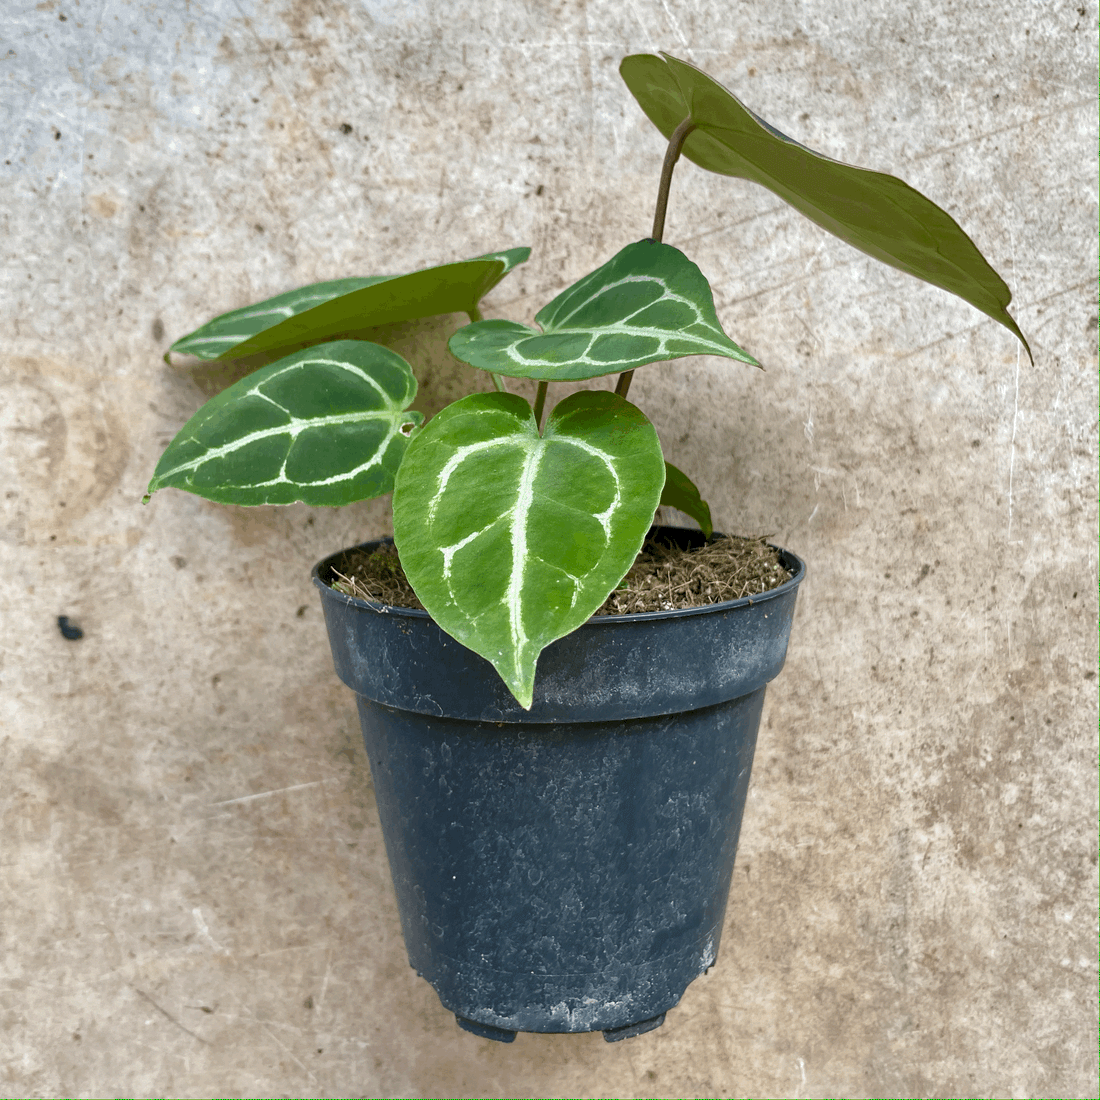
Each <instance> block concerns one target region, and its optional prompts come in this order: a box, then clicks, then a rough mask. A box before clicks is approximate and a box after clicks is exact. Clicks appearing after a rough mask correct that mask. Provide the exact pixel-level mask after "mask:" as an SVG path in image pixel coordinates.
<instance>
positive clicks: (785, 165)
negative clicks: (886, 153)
mask: <svg viewBox="0 0 1100 1100" xmlns="http://www.w3.org/2000/svg"><path fill="white" fill-rule="evenodd" d="M619 72H620V74H621V75H622V78H623V80H624V81H625V82H626V85H627V87H628V88H629V89H630V91H631V92H632V94H633V95H634V98H635V99H637V101H638V103H639V104H640V105H641V108H642V110H643V111H645V113H646V114H647V115H648V116H649V118H650V120H651V121H652V122H653V123H654V125H655V126H656V127H657V128H658V129H659V130H660V131H661V133H662V134H664V136H665V137H666V138H669V137H671V135H672V132H673V130H674V129H675V128H676V127H677V125H679V123H680V122H682V121H683V120H684V119H685V118H689V117H690V118H691V120H692V121H693V122H694V123H695V125H696V129H695V130H694V131H693V132H692V133H691V134H689V135H688V138H687V141H686V142H685V143H684V147H683V155H684V156H685V157H687V159H688V160H690V161H692V162H694V163H695V164H697V165H699V166H700V167H701V168H706V169H708V170H709V171H711V172H718V173H721V174H722V175H726V176H739V177H741V178H743V179H748V180H753V181H754V182H756V183H759V184H762V185H763V186H764V187H767V188H768V189H769V190H770V191H773V192H774V193H775V194H776V195H778V196H779V197H780V198H782V199H784V200H785V201H786V202H788V203H790V204H791V205H792V206H793V207H795V208H796V209H797V210H799V211H801V212H802V213H803V214H805V215H806V217H808V218H810V219H811V220H812V221H814V222H816V223H817V224H818V225H819V226H821V227H822V228H823V229H826V230H828V231H829V232H830V233H832V234H833V235H834V236H837V237H839V238H840V239H841V240H843V241H847V242H848V244H850V245H853V246H854V247H856V248H858V249H860V250H861V251H863V252H866V253H867V254H868V255H869V256H873V257H874V258H875V259H876V260H881V261H882V262H883V263H887V264H889V265H890V266H892V267H896V268H899V269H900V270H901V271H905V272H907V273H908V274H910V275H915V276H916V277H917V278H918V279H923V280H925V282H929V283H932V284H933V285H934V286H938V287H940V288H942V289H943V290H947V291H950V292H951V293H952V294H955V295H957V296H958V297H960V298H962V299H963V300H964V301H966V302H969V303H970V304H971V305H972V306H974V307H975V308H976V309H980V310H981V311H982V312H983V313H985V314H986V315H988V316H989V317H992V318H993V320H995V321H997V322H998V323H999V324H1002V325H1004V326H1005V328H1007V329H1008V330H1009V331H1010V332H1011V333H1012V334H1013V335H1015V336H1016V337H1017V338H1018V339H1019V340H1020V342H1021V343H1022V344H1023V345H1024V348H1025V349H1027V352H1028V355H1029V356H1030V355H1031V350H1030V348H1028V345H1027V341H1026V340H1025V339H1024V336H1023V333H1022V332H1020V329H1019V327H1018V326H1017V324H1016V322H1015V321H1014V320H1013V319H1012V317H1011V316H1010V315H1009V313H1008V309H1007V306H1008V304H1009V302H1011V300H1012V294H1011V292H1010V291H1009V289H1008V287H1007V286H1006V285H1005V282H1004V280H1003V279H1002V278H1001V277H1000V276H999V275H998V274H997V273H996V272H995V271H994V270H993V268H992V267H990V266H989V264H988V262H987V261H986V260H985V257H983V256H982V254H981V253H980V252H979V251H978V249H977V246H976V245H975V244H974V242H973V241H971V239H970V238H969V237H968V236H967V235H966V233H965V232H963V230H962V229H961V228H960V227H959V225H958V223H957V222H956V221H955V220H954V219H953V218H952V217H951V216H950V215H949V214H948V213H946V211H944V210H941V209H940V207H938V206H937V205H936V204H935V203H934V202H932V201H931V200H930V199H927V198H925V197H924V195H922V194H921V193H920V192H919V191H915V190H914V189H913V188H912V187H910V186H909V185H908V184H907V183H903V182H902V181H901V180H899V179H897V178H896V177H895V176H890V175H886V174H885V173H882V172H872V171H870V170H868V169H865V168H856V167H853V166H852V165H848V164H842V163H840V162H839V161H835V160H831V159H830V158H828V157H825V156H822V155H821V154H820V153H815V152H814V151H813V150H812V149H808V148H807V147H806V146H805V145H800V144H799V143H798V142H796V141H793V140H792V139H791V138H789V137H787V136H786V135H785V134H782V133H780V132H779V131H778V130H776V129H775V127H774V126H771V125H769V124H768V123H767V122H765V121H764V120H763V119H762V118H760V117H759V116H758V115H756V114H754V113H753V112H752V111H750V110H749V109H748V108H747V107H745V106H744V105H743V104H742V103H741V102H740V101H739V100H738V99H737V98H736V97H735V96H734V95H733V94H732V93H730V92H729V91H727V90H726V89H725V88H723V87H722V85H721V84H719V83H718V82H717V81H715V80H712V79H711V78H710V77H709V76H707V75H706V73H704V72H702V71H700V70H699V69H697V68H695V66H694V65H689V64H688V63H687V62H685V61H679V60H677V59H676V58H675V57H670V56H669V55H668V54H662V55H661V57H656V56H655V55H653V54H634V55H632V56H630V57H627V58H625V59H624V60H623V62H622V64H621V65H620V66H619Z"/></svg>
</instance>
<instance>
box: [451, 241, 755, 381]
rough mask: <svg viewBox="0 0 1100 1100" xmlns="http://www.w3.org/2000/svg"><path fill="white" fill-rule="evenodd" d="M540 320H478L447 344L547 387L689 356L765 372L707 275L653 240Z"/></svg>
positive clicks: (462, 355) (588, 280) (468, 358)
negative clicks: (722, 314) (729, 327)
mask: <svg viewBox="0 0 1100 1100" xmlns="http://www.w3.org/2000/svg"><path fill="white" fill-rule="evenodd" d="M535 320H536V321H537V322H538V323H539V325H540V326H541V328H542V331H541V332H539V331H538V330H536V329H530V328H528V327H527V326H526V325H520V324H517V323H515V322H514V321H477V322H475V323H474V324H472V325H467V326H466V327H465V328H461V329H459V330H458V332H456V333H455V334H454V336H452V337H451V339H450V341H449V343H448V347H450V349H451V352H452V354H454V355H455V356H456V357H457V358H459V359H461V360H462V361H463V362H465V363H469V364H470V365H471V366H474V367H479V368H480V369H482V370H487V371H492V372H493V373H494V374H504V375H510V376H511V377H514V378H538V379H545V380H547V381H562V380H566V379H580V378H596V377H598V376H600V375H604V374H616V373H619V372H621V371H626V370H633V369H634V368H635V367H640V366H642V365H643V364H644V363H653V362H656V361H657V360H660V359H677V358H680V357H681V356H684V355H722V356H725V357H726V358H727V359H738V360H740V361H741V362H743V363H752V364H754V365H758V364H757V363H756V360H755V359H753V357H752V356H751V355H749V354H747V353H746V352H744V351H742V350H741V348H739V347H738V346H737V345H736V344H735V343H734V342H733V341H732V340H731V339H730V338H729V337H728V336H727V335H726V334H725V333H724V332H723V331H722V326H721V325H720V324H719V322H718V315H717V314H716V313H715V311H714V298H713V296H712V294H711V291H710V285H709V284H708V283H707V280H706V278H705V277H704V276H703V273H702V272H701V271H700V270H699V268H698V267H696V266H695V264H693V263H692V262H691V260H689V259H688V258H687V257H686V256H685V255H684V254H683V253H682V252H680V251H679V250H678V249H675V248H672V247H671V246H670V245H667V244H661V243H660V242H658V241H654V240H649V239H647V240H643V241H637V242H636V243H634V244H630V245H627V246H626V248H624V249H623V250H622V251H621V252H620V253H619V254H618V255H616V256H614V257H613V258H612V259H610V260H609V261H608V262H607V263H606V264H604V265H603V266H602V267H599V268H597V269H596V270H595V271H593V272H591V273H590V274H588V275H586V276H585V277H584V278H583V279H581V280H580V281H579V282H577V283H574V284H573V285H572V286H571V287H569V289H568V290H565V291H563V292H562V293H561V294H559V295H558V296H557V297H556V298H555V299H554V300H553V301H552V302H551V303H550V304H549V305H547V306H545V307H544V308H543V309H541V310H539V312H538V314H537V315H536V317H535Z"/></svg>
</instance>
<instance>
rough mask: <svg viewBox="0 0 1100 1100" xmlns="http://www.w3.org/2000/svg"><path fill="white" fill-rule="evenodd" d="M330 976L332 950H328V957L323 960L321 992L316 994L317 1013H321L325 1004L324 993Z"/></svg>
mask: <svg viewBox="0 0 1100 1100" xmlns="http://www.w3.org/2000/svg"><path fill="white" fill-rule="evenodd" d="M331 974H332V950H331V949H330V950H329V952H328V955H327V956H326V958H325V976H324V979H323V980H322V982H321V992H320V993H318V994H317V1011H318V1012H320V1011H321V1007H322V1005H324V1003H325V991H326V990H327V989H328V980H329V977H330V976H331Z"/></svg>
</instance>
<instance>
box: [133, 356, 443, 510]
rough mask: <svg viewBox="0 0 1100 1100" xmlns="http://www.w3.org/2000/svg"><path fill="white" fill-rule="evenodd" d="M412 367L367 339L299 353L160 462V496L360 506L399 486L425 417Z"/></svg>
mask: <svg viewBox="0 0 1100 1100" xmlns="http://www.w3.org/2000/svg"><path fill="white" fill-rule="evenodd" d="M415 396H416V379H415V378H414V377H413V373H412V371H411V370H410V369H409V365H408V363H406V362H405V360H404V359H402V358H401V356H400V355H398V354H397V353H396V352H394V351H390V350H389V348H383V347H380V346H379V345H378V344H370V343H367V341H365V340H338V341H336V342H334V343H331V344H321V345H319V346H317V347H314V348H309V349H308V350H306V351H300V352H297V353H296V354H294V355H289V356H287V357H286V358H285V359H280V360H279V361H278V362H277V363H271V364H270V365H269V366H266V367H263V368H261V369H260V370H258V371H254V372H253V373H252V374H250V375H248V376H247V377H245V378H242V379H241V380H240V381H239V382H237V383H235V384H234V385H232V386H230V387H229V389H227V390H223V391H222V392H221V393H220V394H218V396H217V397H215V398H213V399H211V400H210V401H208V402H207V403H206V404H205V405H203V407H202V408H201V409H199V411H198V412H197V413H195V415H194V416H193V417H191V419H190V420H189V421H188V422H187V423H186V424H185V425H184V427H183V428H182V430H181V431H180V433H179V435H177V436H176V438H175V439H173V440H172V442H171V443H170V444H169V445H168V449H167V450H166V451H165V452H164V454H163V455H162V456H161V459H160V462H158V463H157V468H156V471H155V472H154V474H153V480H152V481H150V482H149V491H148V494H147V495H146V497H145V500H146V501H148V500H149V497H150V496H152V494H153V493H155V492H156V491H157V490H158V489H164V488H168V487H172V488H176V489H186V490H187V491H188V492H190V493H196V494H198V495H199V496H201V497H206V498H207V500H216V501H218V502H219V503H221V504H293V503H294V502H295V501H299V500H300V501H303V502H304V503H306V504H316V505H338V504H351V503H352V502H353V501H356V500H367V499H369V498H370V497H376V496H381V495H382V494H383V493H388V492H389V491H390V490H391V489H392V488H393V480H394V475H395V474H396V473H397V468H398V466H400V464H401V459H402V456H403V455H404V453H405V448H406V447H407V446H408V442H409V436H410V435H411V434H412V432H413V430H414V429H415V427H416V426H417V425H418V424H420V423H421V421H422V420H423V417H422V416H421V414H420V413H418V412H410V411H407V409H408V405H409V403H410V402H411V401H412V399H413V398H414V397H415Z"/></svg>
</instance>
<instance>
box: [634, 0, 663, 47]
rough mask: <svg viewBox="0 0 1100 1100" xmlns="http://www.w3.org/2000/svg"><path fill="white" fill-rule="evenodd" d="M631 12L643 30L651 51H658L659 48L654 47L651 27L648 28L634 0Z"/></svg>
mask: <svg viewBox="0 0 1100 1100" xmlns="http://www.w3.org/2000/svg"><path fill="white" fill-rule="evenodd" d="M630 11H631V14H632V15H633V16H634V18H635V19H636V20H637V22H638V26H639V27H641V28H642V34H644V35H645V40H646V42H647V43H648V44H649V48H650V49H651V50H656V48H657V47H656V46H654V45H653V39H652V37H651V36H650V33H649V27H648V26H646V21H645V20H644V19H643V18H642V17H641V16H640V15H639V14H638V9H637V7H636V6H635V4H634V0H630Z"/></svg>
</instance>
